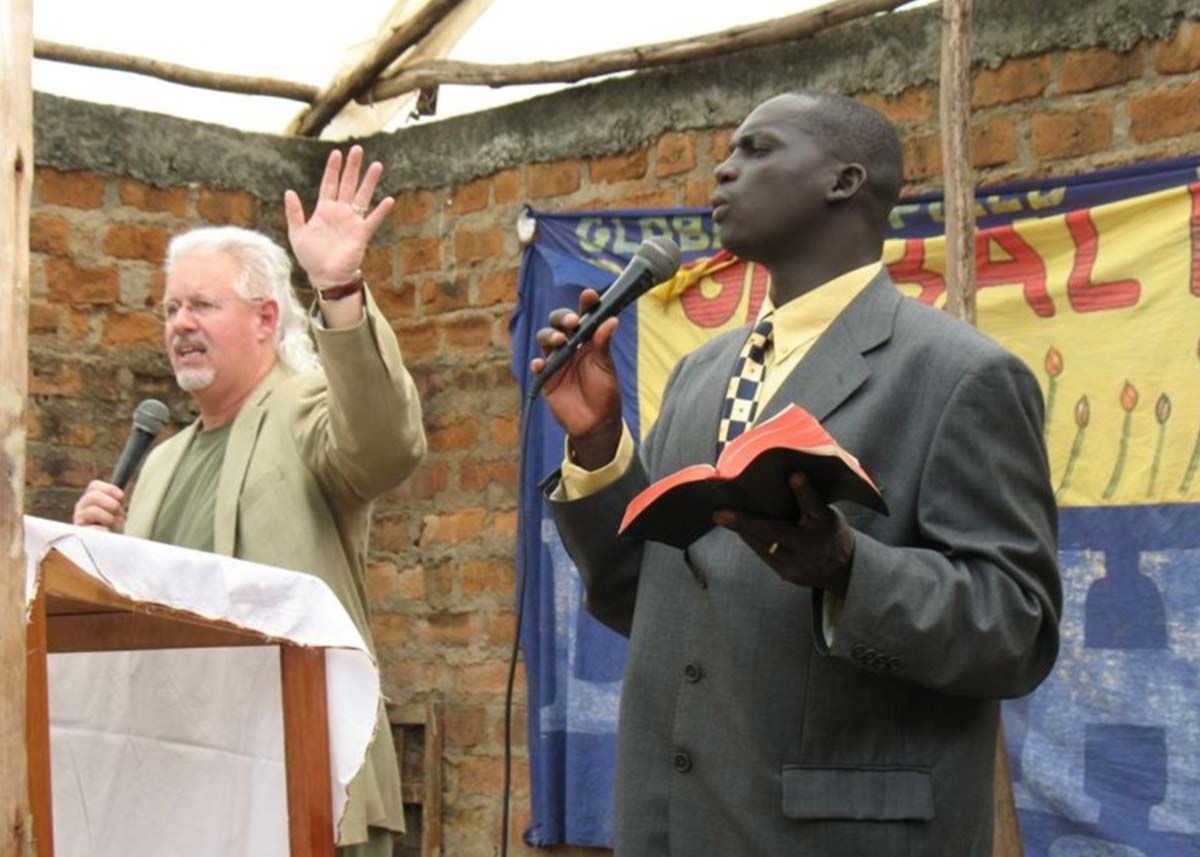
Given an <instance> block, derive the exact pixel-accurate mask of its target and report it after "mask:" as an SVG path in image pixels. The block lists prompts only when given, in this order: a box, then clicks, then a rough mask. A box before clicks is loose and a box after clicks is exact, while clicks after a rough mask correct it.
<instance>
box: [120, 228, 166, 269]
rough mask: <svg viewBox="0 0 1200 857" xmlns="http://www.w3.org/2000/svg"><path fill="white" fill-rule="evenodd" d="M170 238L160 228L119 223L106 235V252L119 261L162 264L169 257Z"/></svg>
mask: <svg viewBox="0 0 1200 857" xmlns="http://www.w3.org/2000/svg"><path fill="white" fill-rule="evenodd" d="M168 240H169V237H168V235H167V232H166V230H165V229H162V228H161V227H159V226H134V225H132V224H129V223H118V224H115V225H113V226H112V227H110V228H109V230H108V232H107V233H105V235H104V252H105V253H107V254H108V255H109V256H113V257H114V258H117V259H143V260H145V261H147V262H153V263H154V264H156V265H157V264H161V263H162V261H163V259H165V258H166V255H167V241H168Z"/></svg>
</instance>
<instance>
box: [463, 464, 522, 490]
mask: <svg viewBox="0 0 1200 857" xmlns="http://www.w3.org/2000/svg"><path fill="white" fill-rule="evenodd" d="M458 473H459V476H458V479H459V481H458V485H459V487H460V488H461V489H462V490H463V491H468V492H478V491H485V490H487V488H488V486H489V485H493V484H496V485H499V486H501V487H502V488H504V489H505V490H506V491H514V490H515V489H516V487H517V463H516V462H515V461H513V460H511V459H501V460H497V461H479V460H477V459H475V458H471V459H469V460H467V461H464V462H463V463H462V464H461V465H459V470H458Z"/></svg>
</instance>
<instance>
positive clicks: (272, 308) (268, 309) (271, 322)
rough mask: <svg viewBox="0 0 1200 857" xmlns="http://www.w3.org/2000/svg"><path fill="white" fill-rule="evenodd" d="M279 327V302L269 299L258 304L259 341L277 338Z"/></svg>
mask: <svg viewBox="0 0 1200 857" xmlns="http://www.w3.org/2000/svg"><path fill="white" fill-rule="evenodd" d="M277 327H279V304H277V303H276V302H275V301H273V300H270V299H267V300H265V301H263V302H262V303H260V304H259V305H258V341H259V342H267V341H269V340H272V339H274V338H275V329H276V328H277Z"/></svg>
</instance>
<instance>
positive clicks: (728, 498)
mask: <svg viewBox="0 0 1200 857" xmlns="http://www.w3.org/2000/svg"><path fill="white" fill-rule="evenodd" d="M797 470H803V471H804V472H805V473H806V474H807V475H808V477H809V478H810V479H811V480H812V481H813V484H814V485H815V486H816V488H817V491H818V492H819V493H820V495H821V496H822V497H823V498H824V499H825V502H826V503H832V502H834V501H838V500H849V501H852V502H855V503H858V504H860V505H862V506H866V507H867V508H870V509H875V510H876V511H879V512H882V513H883V514H885V515H886V514H887V504H886V503H884V501H883V497H882V495H881V494H880V492H879V488H878V487H876V485H875V483H874V482H873V481H872V480H871V477H870V476H868V475H867V472H866V471H865V470H863V468H862V465H860V464H859V463H858V459H857V458H855V457H854V456H853V455H851V454H850V453H849V452H847V451H846V450H845V449H843V448H842V447H841V446H840V445H839V444H838V442H837V441H836V440H834V438H833V436H832V435H830V434H829V432H827V431H826V430H825V427H824V426H822V425H821V423H820V422H818V421H817V420H816V419H815V418H814V417H813V416H812V414H810V413H809V412H808V411H806V410H804V408H801V407H799V406H798V405H794V404H793V405H788V406H787V407H786V408H784V409H783V410H782V411H780V412H779V413H778V414H776V415H775V416H773V417H771V418H770V419H768V420H764V421H763V422H761V423H759V424H758V425H756V426H754V427H753V428H751V429H749V430H748V431H746V432H745V433H743V434H741V435H740V436H738V437H737V438H735V439H734V440H733V441H731V442H730V443H729V444H728V445H727V446H726V447H725V449H724V450H722V451H721V454H720V456H719V457H718V458H717V463H716V465H715V466H714V465H711V464H693V465H691V466H689V467H684V468H683V469H681V470H677V471H675V472H674V473H672V474H670V475H669V476H664V477H663V478H662V479H659V480H658V481H657V482H655V483H654V484H653V485H651V486H649V487H648V488H646V489H645V490H644V491H642V492H641V493H640V494H638V495H637V496H636V497H634V498H633V500H632V501H631V502H630V503H629V505H628V506H627V507H626V509H625V517H624V518H623V519H622V521H621V527H620V530H619V531H618V532H619V533H620V534H621V535H623V536H628V537H630V538H640V539H648V540H650V541H657V542H663V543H665V544H669V545H673V546H675V547H677V548H685V547H687V546H688V545H690V544H691V543H692V542H694V541H695V540H696V539H698V538H700V536H702V535H704V534H705V533H707V532H708V531H709V530H710V529H712V527H713V526H714V524H713V522H712V516H713V513H714V512H715V511H716V510H717V509H736V510H740V511H743V512H746V513H748V514H752V515H760V516H763V517H767V518H780V519H784V520H795V519H796V518H798V517H799V515H800V509H799V506H798V505H797V503H796V496H795V494H794V492H793V491H792V489H791V486H789V485H788V476H790V475H791V474H792V473H794V472H795V471H797Z"/></svg>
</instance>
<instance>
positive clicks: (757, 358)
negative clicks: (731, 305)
mask: <svg viewBox="0 0 1200 857" xmlns="http://www.w3.org/2000/svg"><path fill="white" fill-rule="evenodd" d="M772 324H773V322H772V321H771V314H770V313H767V314H766V315H765V316H763V317H762V319H761V320H760V321H759V322H758V324H756V325H755V326H754V330H752V331H751V332H750V338H749V339H747V340H746V344H745V346H743V347H742V353H741V354H740V355H739V356H738V361H737V364H736V365H735V366H734V367H733V377H731V378H730V379H729V388H728V389H727V390H726V391H725V405H724V407H723V408H722V409H721V424H720V426H719V428H718V429H717V454H718V455H719V454H720V452H721V450H722V449H724V448H725V444H727V443H729V442H730V441H731V440H733V439H734V438H735V437H737V436H738V435H739V434H741V433H742V432H744V431H745V430H746V429H748V428H750V426H752V425H754V415H755V413H757V411H758V396H759V393H760V391H761V390H762V382H763V373H764V371H765V368H766V366H765V362H764V358H765V356H766V352H767V343H769V342H770V341H771V327H772Z"/></svg>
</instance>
